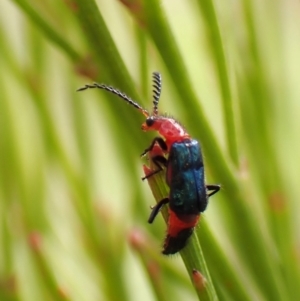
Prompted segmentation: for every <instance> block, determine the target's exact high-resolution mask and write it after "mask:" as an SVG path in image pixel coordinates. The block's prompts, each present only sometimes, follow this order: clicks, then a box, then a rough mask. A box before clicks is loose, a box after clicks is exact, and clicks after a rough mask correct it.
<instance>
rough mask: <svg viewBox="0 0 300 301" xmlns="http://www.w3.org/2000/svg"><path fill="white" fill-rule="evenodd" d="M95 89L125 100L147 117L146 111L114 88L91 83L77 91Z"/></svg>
mask: <svg viewBox="0 0 300 301" xmlns="http://www.w3.org/2000/svg"><path fill="white" fill-rule="evenodd" d="M95 88H98V89H103V90H106V91H108V92H111V93H113V94H115V95H117V96H119V97H120V98H122V99H123V100H125V101H126V102H127V103H129V104H130V105H132V106H133V107H135V108H136V109H138V110H139V111H141V112H142V113H143V114H144V115H145V116H146V117H148V116H149V113H148V111H147V110H146V109H144V108H142V107H141V106H140V105H139V104H138V103H136V102H135V101H133V100H132V99H131V98H130V97H129V96H127V95H126V94H125V93H123V92H121V91H120V90H118V89H115V88H114V87H111V86H107V85H105V84H98V83H93V84H91V85H90V84H87V85H85V86H83V87H81V88H79V89H77V91H84V90H87V89H95Z"/></svg>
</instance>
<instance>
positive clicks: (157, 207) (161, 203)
mask: <svg viewBox="0 0 300 301" xmlns="http://www.w3.org/2000/svg"><path fill="white" fill-rule="evenodd" d="M167 203H169V198H164V199H162V200H160V201H159V202H158V203H157V204H156V205H155V206H154V207H152V212H151V213H150V216H149V218H148V223H149V224H152V223H153V221H154V219H155V217H156V215H157V214H158V212H159V211H160V210H161V208H162V207H163V206H164V205H166V204H167Z"/></svg>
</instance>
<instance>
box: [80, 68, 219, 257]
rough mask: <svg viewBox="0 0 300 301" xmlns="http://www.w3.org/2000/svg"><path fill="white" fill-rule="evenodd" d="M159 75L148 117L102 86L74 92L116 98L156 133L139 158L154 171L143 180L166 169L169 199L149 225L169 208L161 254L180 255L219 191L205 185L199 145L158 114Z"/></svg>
mask: <svg viewBox="0 0 300 301" xmlns="http://www.w3.org/2000/svg"><path fill="white" fill-rule="evenodd" d="M161 83H162V80H161V75H160V73H158V72H154V73H153V87H154V90H153V110H152V113H151V114H150V113H149V112H148V111H147V110H145V109H144V108H142V107H141V106H140V105H139V104H138V103H136V102H135V101H133V100H132V99H131V98H130V97H128V96H127V95H126V94H124V93H122V92H121V91H119V90H117V89H115V88H113V87H111V86H107V85H105V84H98V83H94V84H91V85H89V84H88V85H85V86H84V87H82V88H80V89H78V90H77V91H83V90H86V89H89V88H99V89H103V90H106V91H109V92H111V93H113V94H116V95H117V96H119V97H120V98H122V99H123V100H125V101H126V102H127V103H129V104H130V105H132V106H133V107H135V108H136V109H138V110H139V111H141V112H142V113H143V114H144V116H145V117H146V120H145V122H144V123H143V124H142V130H143V131H151V130H152V131H157V132H158V133H159V134H160V136H159V137H155V138H154V139H153V141H152V143H151V144H150V146H149V147H148V148H147V149H146V150H145V151H144V152H143V154H142V155H146V154H147V153H148V154H149V157H150V158H151V160H152V161H153V163H154V165H155V166H156V167H157V168H156V169H155V170H153V171H151V172H150V173H148V174H147V175H146V176H145V177H144V178H143V180H144V179H146V178H149V177H151V176H153V175H154V174H156V173H158V172H160V171H162V170H163V169H164V168H166V183H167V184H168V186H169V187H170V192H169V196H168V197H167V198H164V199H162V200H161V201H159V202H158V203H157V204H156V205H155V206H154V207H152V212H151V214H150V216H149V219H148V222H149V223H152V222H153V221H154V219H155V217H156V215H157V214H158V213H159V211H160V210H161V208H162V207H163V206H164V205H166V204H168V205H169V218H168V229H167V236H166V238H165V241H164V246H163V251H162V253H163V254H166V255H169V254H175V253H177V252H178V251H180V250H181V249H182V248H184V246H185V245H186V243H187V240H188V238H189V237H190V236H191V235H192V233H193V230H194V228H195V226H196V225H197V223H198V220H199V217H200V213H201V212H203V211H204V210H205V209H206V207H207V204H208V198H209V197H210V196H212V195H213V194H215V193H217V192H218V191H219V190H220V185H206V184H205V176H204V165H203V158H202V152H201V148H200V144H199V142H198V141H197V140H195V139H192V138H191V136H190V135H189V134H188V133H187V131H186V130H185V129H184V128H183V126H182V125H181V124H179V123H178V122H177V121H176V120H175V119H174V118H172V117H169V116H166V115H159V114H158V102H159V98H160V94H161Z"/></svg>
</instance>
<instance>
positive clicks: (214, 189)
mask: <svg viewBox="0 0 300 301" xmlns="http://www.w3.org/2000/svg"><path fill="white" fill-rule="evenodd" d="M206 189H207V190H208V191H210V190H212V192H211V193H208V194H207V196H208V197H210V196H212V195H214V194H215V193H217V192H218V191H219V190H220V189H221V185H219V184H212V185H206Z"/></svg>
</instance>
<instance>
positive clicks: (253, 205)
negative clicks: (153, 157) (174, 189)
mask: <svg viewBox="0 0 300 301" xmlns="http://www.w3.org/2000/svg"><path fill="white" fill-rule="evenodd" d="M299 28H300V3H299V2H298V1H294V0H275V1H274V0H260V1H259V0H242V1H236V0H230V1H221V0H214V1H212V0H194V1H179V0H173V1H171V0H164V1H157V0H149V1H146V0H144V1H143V0H123V1H117V0H114V1H105V0H99V1H97V2H94V1H93V0H74V1H72V0H65V1H50V0H45V1H38V0H13V1H9V0H2V1H1V3H0V66H1V68H0V164H1V166H0V300H1V301H2V300H30V301H32V300H74V301H76V300H78V301H79V300H125V301H126V300H133V301H134V300H143V301H147V300H196V299H197V298H198V299H201V300H217V299H219V300H238V301H239V300H272V301H275V300H284V301H286V300H298V298H299V295H300V286H299V282H300V269H299V258H300V237H299V231H298V229H299V226H300V225H299V223H300V220H299V217H298V215H299V212H300V208H299V183H298V180H299V170H300V162H299V154H300V143H299V132H300V118H299V112H300V101H299V99H300V84H299V74H300V55H299V54H300V31H299ZM153 71H160V72H161V74H162V76H163V87H162V97H161V103H160V112H163V113H164V112H167V113H169V114H171V115H172V116H175V117H176V118H177V119H178V120H179V121H180V122H182V124H184V125H185V126H186V128H187V129H188V131H189V133H190V134H191V135H192V136H193V137H195V138H196V139H199V141H201V144H202V147H203V152H204V158H205V163H206V173H207V182H208V183H220V184H221V185H222V190H221V192H219V193H218V194H217V195H216V196H214V197H213V198H212V199H211V200H210V204H209V206H208V210H207V211H206V212H205V213H204V214H203V215H202V216H201V220H200V225H199V226H198V227H197V229H196V234H195V237H196V236H197V237H198V239H199V241H200V244H201V246H202V250H203V253H204V258H205V260H206V263H207V268H208V270H209V273H210V276H211V279H212V283H213V285H214V288H215V292H216V293H214V294H207V295H206V294H204V295H201V293H199V291H201V289H203V288H201V285H200V287H199V285H198V286H197V281H196V285H195V287H193V284H192V283H191V281H190V277H191V271H190V270H188V269H187V270H186V269H185V268H184V265H183V264H182V260H181V257H180V255H176V256H171V257H164V256H162V255H161V254H160V250H161V246H162V242H163V237H164V234H165V229H166V225H165V224H164V222H163V219H162V218H161V217H160V216H159V217H158V218H157V220H155V223H154V224H153V225H149V224H148V223H147V218H148V215H149V213H150V210H149V206H151V205H153V204H155V201H154V198H153V195H152V193H151V190H150V188H149V186H148V185H147V183H146V182H142V181H141V180H140V178H141V177H142V176H143V170H142V164H143V163H146V160H145V159H141V158H140V157H139V156H140V154H141V153H142V151H143V150H144V149H145V148H146V147H147V146H148V145H149V142H150V141H151V139H152V138H153V137H154V133H143V132H142V131H141V130H140V126H141V124H142V122H143V116H142V115H141V114H140V113H139V112H138V111H137V110H135V109H133V108H132V107H130V106H128V105H126V104H125V103H124V102H122V101H121V100H119V99H117V97H116V96H113V95H110V94H109V93H106V92H104V91H100V90H89V91H86V92H81V93H78V92H76V89H77V88H79V87H81V86H83V85H84V84H86V83H91V82H93V81H97V82H104V83H107V84H110V85H112V86H114V87H116V88H118V89H120V90H121V91H124V92H125V93H126V94H127V95H129V96H130V97H132V98H133V99H135V100H136V101H138V102H139V103H140V104H141V105H143V106H144V107H146V108H149V109H150V108H151V105H152V103H151V89H152V88H151V73H152V72H153ZM194 255H195V254H194ZM196 255H197V254H196ZM201 272H203V271H201ZM204 275H206V274H205V273H204ZM195 280H197V279H195ZM200 282H201V281H200ZM198 284H199V283H198ZM195 288H196V290H195Z"/></svg>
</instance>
